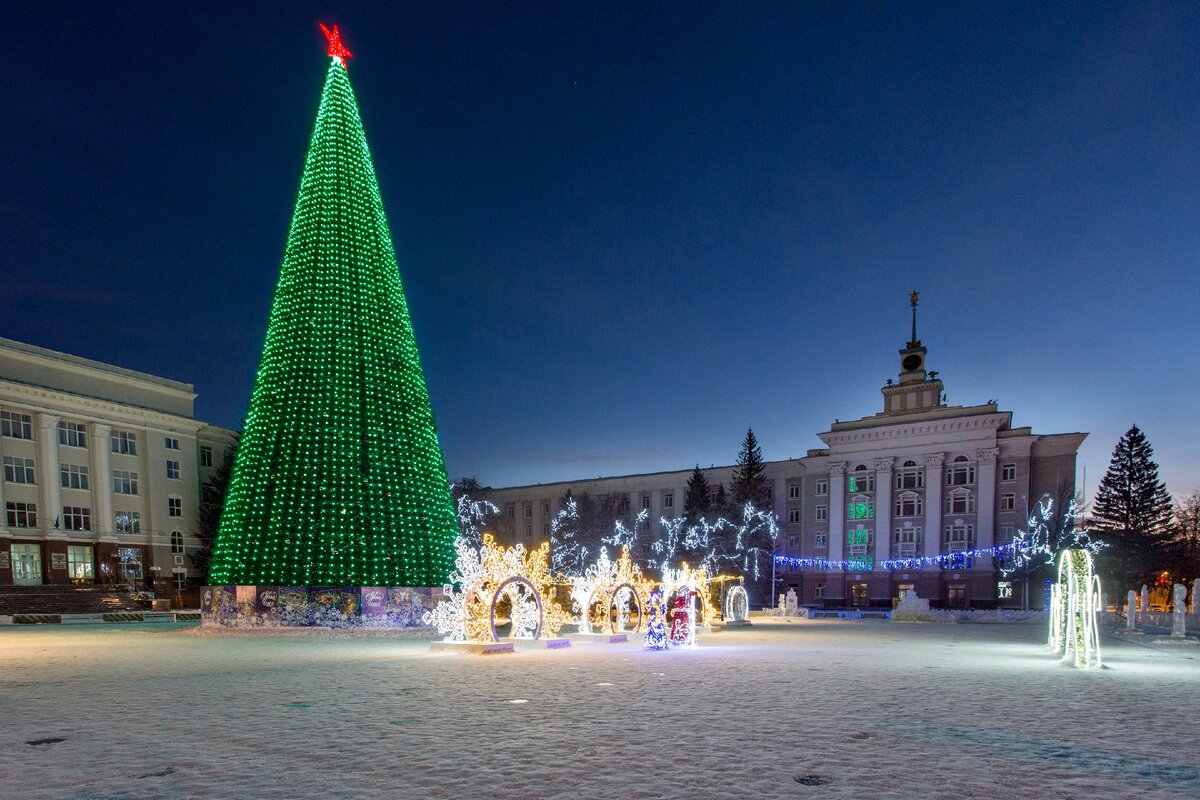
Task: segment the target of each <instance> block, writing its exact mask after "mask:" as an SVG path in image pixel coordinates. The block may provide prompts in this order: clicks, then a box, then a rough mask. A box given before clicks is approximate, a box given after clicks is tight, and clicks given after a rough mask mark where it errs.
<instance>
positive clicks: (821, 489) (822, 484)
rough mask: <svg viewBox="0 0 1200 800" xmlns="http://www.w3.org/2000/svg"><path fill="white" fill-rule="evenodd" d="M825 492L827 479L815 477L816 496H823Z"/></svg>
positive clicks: (826, 490) (827, 485)
mask: <svg viewBox="0 0 1200 800" xmlns="http://www.w3.org/2000/svg"><path fill="white" fill-rule="evenodd" d="M827 494H829V479H828V478H817V496H818V497H823V496H824V495H827Z"/></svg>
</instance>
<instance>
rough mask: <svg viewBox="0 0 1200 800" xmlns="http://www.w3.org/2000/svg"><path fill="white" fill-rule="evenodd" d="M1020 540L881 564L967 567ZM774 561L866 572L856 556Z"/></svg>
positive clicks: (1006, 551)
mask: <svg viewBox="0 0 1200 800" xmlns="http://www.w3.org/2000/svg"><path fill="white" fill-rule="evenodd" d="M1023 546H1024V545H1022V544H1021V543H1020V542H1012V543H1010V544H1001V545H996V546H995V547H981V548H978V549H975V550H960V551H956V552H953V553H941V554H939V555H936V556H920V557H917V558H893V559H889V560H887V561H880V562H879V565H880V566H881V567H883V568H884V569H886V570H889V571H892V572H895V571H902V570H920V569H924V568H926V567H942V568H944V569H956V568H957V569H966V568H967V566H968V565H967V563H966V562H968V561H971V560H974V559H976V558H988V557H994V558H1005V557H1006V556H1009V555H1011V554H1012V553H1014V552H1017V551H1018V550H1019V549H1020V548H1022V547H1023ZM775 563H776V564H777V565H780V566H784V567H791V568H793V569H819V570H824V571H830V572H832V571H844V572H866V571H868V570H867V568H865V567H864V566H863V564H862V562H860V561H856V560H853V559H850V560H842V561H830V560H829V559H826V558H796V557H793V556H785V555H776V556H775Z"/></svg>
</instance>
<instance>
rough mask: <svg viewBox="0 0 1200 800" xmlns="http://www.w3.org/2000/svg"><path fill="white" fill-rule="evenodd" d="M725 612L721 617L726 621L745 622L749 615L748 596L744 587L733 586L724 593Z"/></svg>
mask: <svg viewBox="0 0 1200 800" xmlns="http://www.w3.org/2000/svg"><path fill="white" fill-rule="evenodd" d="M724 611H725V613H724V614H723V615H722V619H724V620H725V621H726V622H745V621H746V620H747V619H749V617H750V596H749V595H747V594H746V587H744V586H740V585H739V586H733V587H731V588H730V589H729V591H728V592H726V593H725V609H724Z"/></svg>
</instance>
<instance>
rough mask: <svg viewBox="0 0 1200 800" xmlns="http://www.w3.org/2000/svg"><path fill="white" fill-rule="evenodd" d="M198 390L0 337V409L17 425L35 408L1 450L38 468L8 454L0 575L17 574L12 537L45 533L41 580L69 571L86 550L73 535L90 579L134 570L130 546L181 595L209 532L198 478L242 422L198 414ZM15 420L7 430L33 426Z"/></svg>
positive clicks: (25, 539) (145, 567)
mask: <svg viewBox="0 0 1200 800" xmlns="http://www.w3.org/2000/svg"><path fill="white" fill-rule="evenodd" d="M195 396H196V395H195V394H194V393H193V392H192V387H191V386H190V385H188V384H183V383H178V382H176V381H169V380H166V379H163V378H157V377H154V376H150V375H143V374H141V373H136V372H132V371H130V370H125V369H121V368H119V367H113V366H110V365H107V364H101V363H99V362H94V361H88V360H86V359H81V358H78V357H75V356H67V355H64V354H61V353H55V352H53V351H50V350H44V349H42V348H36V347H33V346H31V345H26V344H21V343H18V342H12V341H10V340H6V339H0V411H3V412H5V414H6V415H16V418H15V419H16V421H17V425H18V429H21V428H23V427H24V423H25V421H26V420H27V421H28V433H29V434H30V438H20V437H18V436H13V435H3V436H0V456H2V457H7V458H13V459H16V458H19V459H23V460H25V459H27V460H28V461H22V462H21V466H22V467H24V466H25V465H26V464H27V463H31V464H32V467H33V477H34V481H33V482H32V483H25V482H21V481H17V480H10V478H13V477H16V476H15V474H14V473H13V470H12V469H11V468H12V467H13V466H14V465H12V464H11V463H9V464H8V466H9V467H10V469H7V470H6V474H5V476H4V477H5V480H3V481H0V507H2V508H3V509H4V515H3V518H2V519H0V585H4V584H12V583H14V573H15V572H16V571H17V570H16V569H15V567H16V564H15V561H16V558H15V555H16V553H17V551H16V550H14V548H13V545H36V547H37V551H38V553H39V555H40V561H41V582H42V583H54V584H60V583H68V582H70V581H71V580H72V578H73V575H72V574H71V573H70V572H69V571H68V568H67V564H68V563H69V562H68V558H69V556H70V555H71V554H72V553H73V552H74V553H79V552H80V551H78V550H75V551H72V550H71V548H72V547H73V546H74V547H76V548H78V547H91V548H92V565H91V576H90V582H95V583H106V582H113V583H115V582H124V581H125V580H130V579H132V578H131V576H130V574H128V573H134V574H136V572H135V571H133V570H132V569H131V568H129V567H128V566H125V567H123V566H122V558H121V555H122V554H124V555H129V554H131V553H136V554H137V556H138V557H139V558H140V560H141V564H142V567H141V574H142V580H143V581H145V582H153V583H154V586H155V589H156V590H157V591H158V592H159V594H160V595H162V596H167V597H170V596H173V594H174V591H175V585H176V578H175V576H176V575H181V576H183V578H182V579H181V581H182V580H183V579H186V578H192V579H199V578H201V576H200V575H199V574H198V573H197V572H196V570H195V569H194V568H193V567H192V564H191V560H190V559H189V558H187V555H186V552H187V551H188V550H190V549H193V548H196V547H198V546H199V544H200V543H199V541H198V539H197V538H196V534H197V530H198V528H197V512H198V509H199V503H200V492H201V487H202V486H203V484H204V483H205V482H206V481H207V480H208V479H209V478H210V477H211V476H212V473H213V471H214V470H215V469H216V468H217V467H218V466H219V465H220V464H221V462H222V460H223V459H224V458H225V456H226V453H227V451H228V450H229V448H231V447H232V445H233V442H234V433H233V431H230V430H227V429H224V428H218V427H214V426H209V425H205V424H204V423H203V422H200V421H199V420H196V419H194V418H193V417H192V404H193V400H194V399H195ZM12 421H13V418H12V417H11V416H10V426H9V428H10V430H9V431H8V432H9V433H21V434H23V433H25V431H24V430H13V428H12V424H11V423H12ZM60 428H62V430H61V431H60ZM80 433H82V434H83V436H84V440H83V441H80V440H79V439H78V438H77V437H78V436H79V434H80ZM168 440H170V444H171V445H172V446H171V447H168ZM128 442H132V443H133V447H132V450H133V452H132V453H130V452H127V451H128V450H130V449H131V448H130V447H128V444H127V443H128ZM81 444H82V445H83V446H79V445H81ZM168 462H176V463H177V465H178V468H177V469H176V468H175V463H173V464H172V465H171V467H170V473H168ZM209 463H211V466H208V465H207V464H209ZM64 468H65V469H66V472H67V474H66V477H64V476H63V471H64ZM72 468H74V469H72ZM85 470H86V474H87V486H86V488H83V486H82V483H81V481H80V479H79V476H80V475H81V474H82V472H83V471H85ZM134 476H136V483H137V486H136V493H133V492H132V491H131V490H132V489H133V485H132V480H133V478H134ZM21 477H22V478H24V477H26V476H25V475H22V476H21ZM172 500H177V501H178V503H177V504H173V503H172ZM17 504H22V505H17ZM31 507H32V508H35V509H36V522H35V524H32V525H30V524H28V523H29V518H28V513H29V510H30V508H31ZM74 510H81V511H85V512H86V517H84V518H82V519H81V518H80V515H79V514H76V513H73V511H74ZM176 513H177V514H178V516H176V515H175V514H176ZM134 514H136V515H137V523H136V530H134V529H133V528H134V526H133V516H132V515H134ZM79 522H85V523H86V529H75V528H82V527H85V526H84V525H80V524H75V523H79ZM172 534H177V536H175V537H173V536H172ZM18 549H19V550H22V551H23V550H24V549H25V548H18ZM125 560H126V561H127V562H128V559H125ZM123 570H124V572H125V573H126V574H122V573H123Z"/></svg>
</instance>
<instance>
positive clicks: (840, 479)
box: [825, 461, 846, 600]
mask: <svg viewBox="0 0 1200 800" xmlns="http://www.w3.org/2000/svg"><path fill="white" fill-rule="evenodd" d="M845 546H846V462H845V461H840V462H838V463H836V464H830V465H829V560H830V561H841V560H842V559H843V553H844V552H845V550H844V548H845ZM829 572H830V579H829V580H828V581H827V582H826V583H827V586H826V588H825V592H826V597H828V598H831V599H834V600H841V599H842V598H843V596H844V595H845V587H844V584H845V581H843V580H842V570H841V568H840V567H839V568H831V569H830V570H829Z"/></svg>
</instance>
